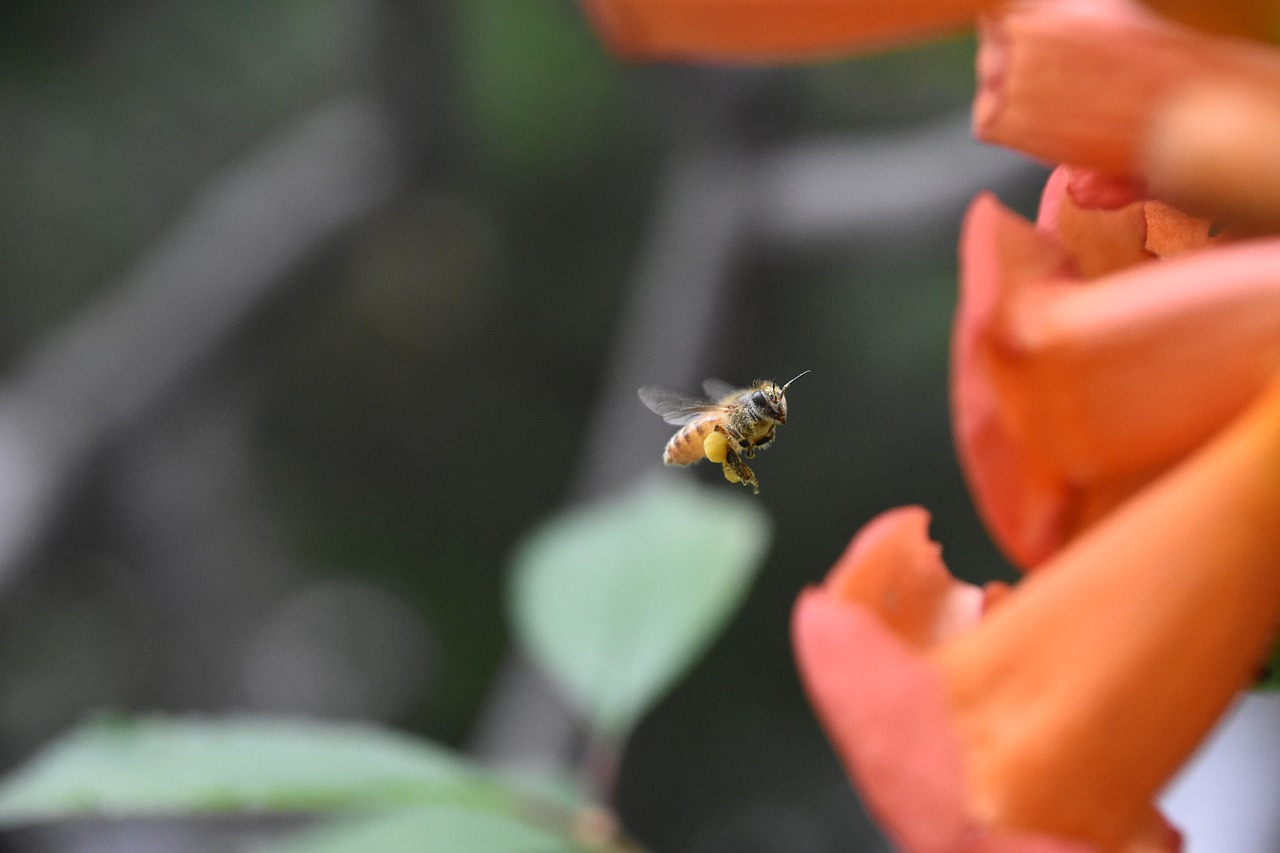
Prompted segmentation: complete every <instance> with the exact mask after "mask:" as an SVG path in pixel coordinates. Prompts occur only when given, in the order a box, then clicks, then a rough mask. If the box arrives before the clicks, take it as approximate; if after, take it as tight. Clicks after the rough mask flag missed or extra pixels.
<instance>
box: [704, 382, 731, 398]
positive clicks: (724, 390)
mask: <svg viewBox="0 0 1280 853" xmlns="http://www.w3.org/2000/svg"><path fill="white" fill-rule="evenodd" d="M702 390H703V391H706V392H707V396H708V397H710V398H711V399H712V400H723V399H724V398H725V397H728V396H729V395H730V394H736V393H738V390H739V389H738V386H736V385H730V384H729V383H728V382H725V381H724V380H723V379H708V380H707V381H706V382H703V383H702Z"/></svg>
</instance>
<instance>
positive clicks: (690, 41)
mask: <svg viewBox="0 0 1280 853" xmlns="http://www.w3.org/2000/svg"><path fill="white" fill-rule="evenodd" d="M582 2H583V6H584V7H585V9H586V11H587V15H588V17H589V18H591V20H592V21H593V22H594V24H595V26H596V29H597V30H598V31H599V32H600V33H601V35H602V36H603V37H604V39H605V41H607V42H608V43H609V44H610V46H612V47H613V49H614V50H615V52H617V53H618V54H619V55H621V56H625V57H628V58H631V59H682V60H702V61H706V60H711V61H728V62H769V61H785V60H800V59H813V58H815V57H827V56H836V55H841V54H849V53H852V52H853V51H854V50H855V49H866V48H872V47H884V46H886V45H889V44H896V43H901V42H904V41H911V40H920V39H923V38H924V37H927V36H930V35H937V34H939V33H945V32H948V31H951V30H957V29H961V28H964V27H968V26H971V25H972V24H973V20H974V18H975V17H976V16H977V15H978V14H980V13H982V12H984V11H986V10H988V9H992V8H995V7H997V6H999V5H1000V0H582Z"/></svg>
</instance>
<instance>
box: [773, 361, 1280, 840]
mask: <svg viewBox="0 0 1280 853" xmlns="http://www.w3.org/2000/svg"><path fill="white" fill-rule="evenodd" d="M1276 518H1280V383H1277V384H1274V385H1271V386H1269V388H1268V390H1267V391H1266V393H1264V394H1263V395H1262V396H1261V397H1260V399H1259V400H1258V401H1257V402H1256V403H1255V404H1254V405H1253V406H1252V407H1250V409H1249V410H1247V411H1246V412H1245V413H1243V414H1242V415H1241V416H1240V417H1239V418H1238V419H1236V421H1235V422H1233V424H1232V425H1231V426H1230V427H1228V428H1227V429H1225V430H1224V431H1223V432H1222V433H1221V434H1220V435H1219V436H1217V437H1216V438H1214V439H1213V440H1212V441H1211V442H1209V443H1208V444H1207V445H1206V446H1205V447H1204V448H1202V449H1201V450H1200V451H1199V452H1197V453H1196V454H1195V455H1193V456H1192V457H1190V458H1189V459H1188V460H1186V461H1185V462H1184V463H1182V464H1180V465H1179V466H1177V467H1176V468H1174V469H1172V470H1171V471H1169V472H1168V473H1167V474H1165V475H1164V476H1162V477H1160V478H1159V479H1157V480H1156V481H1155V482H1153V483H1152V484H1151V485H1149V486H1148V487H1147V488H1145V489H1143V490H1142V491H1141V492H1140V493H1138V494H1137V495H1135V496H1134V497H1133V498H1132V499H1131V500H1130V501H1127V502H1126V503H1125V504H1124V506H1122V507H1121V508H1119V509H1117V510H1115V511H1114V512H1112V513H1110V514H1109V515H1108V516H1107V517H1106V518H1105V519H1104V520H1103V521H1101V522H1100V523H1099V524H1098V525H1096V526H1095V527H1094V528H1092V529H1091V530H1090V531H1089V532H1087V533H1086V534H1084V535H1082V536H1081V537H1080V538H1079V539H1077V540H1076V541H1075V542H1073V543H1072V544H1071V545H1070V546H1068V547H1067V548H1065V549H1064V550H1062V551H1061V552H1060V553H1059V554H1057V555H1055V557H1054V558H1053V559H1052V560H1051V561H1050V563H1049V564H1048V565H1047V566H1046V567H1045V570H1044V571H1039V572H1036V573H1034V574H1032V575H1030V576H1028V577H1027V578H1026V579H1025V580H1024V581H1022V583H1020V584H1019V585H1018V586H1017V587H1016V588H1014V589H1013V590H1012V591H1009V592H1008V593H1007V594H1006V595H1004V596H1002V597H1001V598H1000V599H999V601H998V602H997V603H995V604H994V606H988V607H986V608H983V607H981V605H980V601H981V597H982V596H981V593H980V592H979V591H978V590H976V589H974V588H972V587H965V586H963V585H959V584H957V583H956V582H954V581H952V580H951V579H950V578H949V576H947V574H946V570H945V568H944V567H943V565H942V562H941V559H940V557H939V555H938V553H937V549H936V546H934V545H932V544H931V543H929V542H928V541H927V538H926V534H925V526H926V524H927V516H926V515H925V513H924V511H923V510H920V509H917V508H907V509H903V510H897V511H895V512H893V513H889V514H886V515H885V516H882V517H881V518H879V519H877V520H876V521H874V522H872V524H870V525H868V527H867V528H866V529H864V531H863V532H862V533H861V534H859V536H858V537H856V538H855V540H854V542H853V544H851V546H850V548H849V549H848V550H847V551H846V553H845V555H844V556H842V557H841V559H840V561H839V562H838V563H837V564H836V566H835V567H834V568H833V569H832V571H831V573H830V574H829V575H828V577H827V579H826V580H825V581H824V583H823V584H822V585H821V586H817V587H812V588H810V589H808V590H806V591H805V592H803V593H802V594H801V596H800V598H799V599H798V601H797V603H796V608H795V611H794V614H793V620H792V635H793V642H794V646H795V651H796V657H797V661H798V664H799V667H800V672H801V675H802V678H803V681H804V684H805V687H806V689H807V691H808V693H809V696H810V698H811V700H812V702H813V704H814V707H815V709H816V711H817V714H818V717H819V719H820V721H821V722H822V724H823V727H824V729H825V730H826V732H827V734H828V736H829V737H830V739H831V740H832V743H833V745H834V746H835V749H836V752H837V753H838V755H839V756H840V758H841V759H842V761H843V762H844V764H845V767H846V768H847V770H848V772H849V774H850V776H851V778H852V779H853V780H854V781H855V782H856V784H857V786H858V787H859V789H860V790H861V792H862V794H863V796H864V798H865V800H866V803H867V805H868V808H869V809H870V811H871V812H872V813H873V814H874V815H875V816H876V818H877V819H878V820H879V821H880V822H881V825H882V826H883V828H884V829H885V831H886V833H887V834H888V835H889V837H890V838H891V839H892V840H893V841H894V842H895V843H897V844H898V845H899V846H900V847H901V848H902V849H906V850H912V851H917V853H932V851H953V850H965V851H996V850H1042V851H1067V850H1072V851H1082V850H1172V849H1176V848H1177V846H1178V838H1177V834H1176V832H1174V831H1173V830H1172V829H1171V828H1169V827H1168V826H1167V825H1166V824H1165V823H1164V822H1163V820H1162V819H1161V818H1160V817H1159V815H1158V813H1157V812H1156V811H1155V809H1154V807H1153V805H1152V802H1153V798H1154V797H1155V796H1156V794H1157V793H1158V792H1159V790H1160V789H1161V787H1162V786H1163V785H1164V784H1165V783H1166V782H1167V781H1168V779H1169V778H1170V777H1171V776H1172V775H1173V774H1174V773H1175V772H1176V771H1177V769H1178V768H1179V767H1180V765H1181V764H1182V763H1183V762H1184V761H1185V760H1186V758H1187V757H1188V756H1189V755H1190V753H1191V752H1192V751H1193V750H1194V749H1195V747H1196V746H1197V744H1198V743H1199V742H1200V740H1201V739H1202V738H1203V737H1204V735H1205V734H1206V733H1207V732H1208V731H1209V730H1210V729H1211V728H1212V726H1213V725H1214V724H1215V722H1216V721H1217V720H1218V719H1219V717H1220V716H1221V715H1222V713H1223V712H1224V711H1225V710H1226V708H1227V707H1228V706H1229V705H1230V703H1231V701H1232V700H1233V699H1234V698H1235V697H1236V696H1237V694H1238V693H1239V692H1240V691H1241V690H1242V689H1243V688H1245V687H1246V686H1247V685H1248V684H1249V683H1250V681H1251V679H1252V677H1253V675H1254V673H1255V672H1256V669H1257V667H1258V666H1259V664H1260V663H1261V661H1262V660H1264V659H1265V656H1266V652H1267V649H1268V646H1269V643H1270V641H1271V638H1272V636H1273V633H1274V630H1275V627H1276V624H1277V619H1280V571H1277V568H1280V524H1276V523H1275V519H1276ZM975 605H976V606H975ZM984 609H985V613H984V612H983V610H984ZM904 614H911V615H908V616H907V617H906V618H904ZM921 614H929V615H931V618H929V619H927V620H923V621H922V620H921V619H920V618H919V617H920V615H921Z"/></svg>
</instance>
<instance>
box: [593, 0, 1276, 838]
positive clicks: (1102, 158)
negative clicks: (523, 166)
mask: <svg viewBox="0 0 1280 853" xmlns="http://www.w3.org/2000/svg"><path fill="white" fill-rule="evenodd" d="M583 2H584V3H585V4H586V6H587V8H588V10H589V12H590V14H591V15H592V17H593V19H594V20H595V21H597V22H598V24H599V26H600V27H601V29H602V31H603V32H604V33H605V36H606V38H607V39H608V40H609V41H610V42H611V43H612V44H614V45H615V46H616V47H617V48H618V49H619V50H620V51H622V52H623V53H626V54H628V55H631V56H640V57H649V58H671V57H679V58H686V59H687V58H704V59H719V60H732V61H761V60H776V59H799V58H806V57H811V56H816V55H827V54H831V53H834V52H839V51H851V50H854V49H858V48H864V47H867V46H879V45H883V44H885V43H888V42H892V41H900V40H903V39H907V38H914V37H919V36H920V35H921V34H923V33H933V32H938V31H943V30H946V29H948V28H954V27H958V26H962V25H965V24H966V23H972V22H975V21H976V23H977V24H978V32H979V40H980V48H979V55H978V58H977V73H978V80H979V94H978V96H977V98H976V101H975V104H974V129H975V133H976V134H977V135H978V136H979V137H980V138H982V139H985V140H988V141H991V142H996V143H999V144H1002V145H1007V146H1010V147H1013V148H1016V149H1019V150H1021V151H1024V152H1026V153H1027V154H1029V155H1031V156H1034V157H1037V158H1040V159H1043V160H1047V161H1050V162H1055V163H1062V164H1070V165H1063V166H1059V167H1058V168H1057V169H1056V170H1055V171H1054V173H1053V175H1052V177H1051V178H1050V179H1049V181H1048V183H1047V185H1046V187H1045V190H1044V194H1043V198H1042V204H1041V209H1040V212H1039V216H1038V217H1037V221H1036V222H1034V223H1031V222H1027V221H1024V220H1023V219H1021V218H1020V217H1019V216H1017V215H1015V214H1013V213H1011V212H1010V211H1008V210H1006V209H1004V208H1003V207H1002V206H1001V205H1000V204H999V203H998V202H997V201H996V200H995V199H993V198H992V197H990V196H988V195H983V196H980V197H979V198H977V199H976V200H975V201H974V202H973V204H972V206H971V207H970V210H969V213H968V215H967V217H966V221H965V225H964V229H963V234H962V238H961V247H960V255H961V282H960V287H961V294H960V305H959V309H958V312H957V317H956V322H955V330H954V338H953V348H952V403H953V416H954V426H955V433H956V440H957V445H958V448H959V454H960V458H961V462H962V464H963V467H964V470H965V473H966V476H967V478H968V481H969V484H970V487H971V490H972V493H973V495H974V498H975V500H976V502H977V504H978V507H979V510H980V512H981V514H982V517H983V518H984V520H985V521H986V523H987V525H988V527H989V529H990V531H991V533H992V535H993V537H994V538H995V539H996V541H997V543H998V544H999V545H1000V547H1001V548H1002V549H1003V550H1004V552H1005V553H1006V554H1007V555H1008V556H1009V557H1010V559H1011V560H1013V561H1014V562H1015V563H1016V564H1017V565H1018V566H1020V567H1021V568H1023V569H1024V570H1026V571H1027V572H1028V574H1027V576H1026V577H1025V578H1024V579H1023V580H1022V581H1021V582H1020V583H1019V584H1017V585H1016V586H1015V587H1013V588H1007V587H1003V586H992V587H989V588H987V589H980V588H977V587H972V586H969V585H966V584H962V583H960V582H958V581H956V580H954V579H953V578H952V577H951V576H950V574H949V573H948V572H947V570H946V568H945V566H944V565H943V563H942V560H941V557H940V552H939V549H938V547H937V546H936V545H935V544H933V543H932V542H930V541H929V539H928V533H927V526H928V515H927V514H926V513H925V511H924V510H922V509H920V508H917V507H908V508H903V509H898V510H893V511H891V512H888V513H885V514H884V515H882V516H880V517H879V518H877V519H875V520H874V521H872V522H871V523H870V524H868V525H867V526H866V527H865V528H864V529H863V530H862V531H861V532H860V533H859V534H858V535H857V536H855V537H854V540H853V542H852V543H851V544H850V546H849V549H848V550H847V551H846V552H845V554H844V555H843V556H842V557H841V558H840V560H839V561H838V562H837V564H836V566H835V567H834V568H833V569H832V571H831V572H830V574H829V575H828V576H827V578H826V580H825V582H824V583H822V584H821V585H820V586H815V587H813V588H810V589H808V590H806V591H804V592H803V593H802V594H801V595H800V597H799V600H798V601H797V604H796V608H795V613H794V619H793V641H794V646H795V652H796V657H797V660H798V663H799V667H800V672H801V676H802V678H803V680H804V683H805V686H806V689H807V690H808V693H809V695H810V698H811V700H812V702H813V705H814V707H815V709H816V711H817V714H818V716H819V718H820V720H821V722H822V723H823V726H824V727H825V729H826V731H827V733H828V735H829V736H830V738H831V740H832V742H833V743H834V745H835V747H836V750H837V752H838V753H839V755H840V756H841V758H842V760H843V761H844V763H845V766H846V767H847V769H848V771H849V774H850V776H851V777H852V778H853V779H854V781H855V782H856V783H857V785H858V786H859V788H860V790H861V791H862V793H863V795H864V797H865V799H866V801H867V803H868V806H869V808H870V809H871V811H872V813H873V814H875V815H876V816H877V818H878V819H879V821H880V822H881V824H882V825H883V827H884V828H885V830H886V832H887V834H888V835H889V836H890V838H892V839H893V840H894V841H895V843H897V844H898V845H899V846H900V847H901V848H902V849H904V850H908V851H925V853H932V851H939V852H940V853H941V851H1024V850H1025V851H1044V852H1045V853H1048V851H1064V853H1065V851H1088V850H1107V851H1111V850H1125V851H1160V850H1174V849H1177V848H1178V847H1179V846H1180V840H1179V837H1178V834H1177V832H1176V831H1175V830H1174V829H1173V828H1171V827H1170V826H1169V825H1168V824H1167V823H1166V822H1165V821H1164V820H1163V819H1162V818H1161V816H1160V815H1159V814H1158V812H1157V811H1156V809H1155V807H1154V804H1153V803H1154V797H1155V796H1156V795H1157V794H1158V792H1159V791H1160V789H1161V788H1162V787H1163V786H1164V785H1165V784H1166V783H1167V782H1168V780H1169V779H1170V777H1171V776H1172V775H1173V774H1174V773H1175V772H1176V771H1177V769H1178V768H1179V767H1180V766H1181V765H1182V763H1183V762H1184V761H1185V760H1186V758H1187V757H1188V756H1189V755H1190V753H1191V752H1192V751H1193V750H1194V749H1195V748H1196V746H1197V745H1198V744H1199V743H1200V741H1201V740H1202V739H1203V738H1204V736H1205V734H1206V733H1207V732H1208V731H1209V730H1210V729H1211V728H1212V726H1213V725H1214V724H1215V722H1216V721H1217V720H1218V719H1219V717H1220V716H1221V715H1222V713H1223V712H1224V710H1225V709H1226V708H1227V707H1228V706H1229V705H1230V703H1231V702H1232V701H1233V700H1234V699H1235V698H1236V697H1237V696H1238V695H1239V693H1240V692H1241V691H1242V690H1244V689H1246V688H1247V687H1248V686H1249V684H1250V683H1251V681H1252V679H1253V678H1254V675H1255V673H1256V671H1257V669H1258V667H1259V665H1260V664H1261V662H1262V661H1263V660H1264V659H1265V657H1266V654H1267V652H1268V650H1269V648H1270V645H1271V643H1272V642H1273V640H1274V636H1275V632H1276V627H1277V624H1278V622H1280V373H1278V370H1280V238H1278V237H1276V236H1273V234H1274V233H1275V232H1276V231H1277V230H1280V153H1278V152H1280V51H1277V50H1276V49H1275V48H1273V47H1271V46H1270V45H1269V44H1267V43H1265V41H1263V40H1264V39H1266V38H1268V37H1271V36H1274V35H1276V34H1278V33H1280V28H1278V27H1277V24H1278V22H1280V6H1278V5H1277V4H1275V3H1274V2H1270V0H1268V2H1263V0H1235V2H1232V0H1223V1H1222V2H1218V3H1213V4H1207V3H1195V2H1190V0H1160V2H1156V0H1153V2H1152V3H1151V4H1149V5H1148V6H1142V5H1138V4H1137V3H1135V2H1129V0H1021V2H1009V3H1007V4H1002V3H998V2H976V0H970V2H967V3H966V2H947V1H946V0H583Z"/></svg>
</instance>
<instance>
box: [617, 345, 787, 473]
mask: <svg viewBox="0 0 1280 853" xmlns="http://www.w3.org/2000/svg"><path fill="white" fill-rule="evenodd" d="M805 373H809V371H808V370H806V371H805V372H804V373H801V374H800V375H799V376H796V377H794V378H792V379H791V380H790V381H788V382H787V383H785V384H783V385H778V384H777V383H776V382H773V381H772V380H768V379H759V380H756V381H755V382H753V383H752V384H751V387H749V388H734V387H733V386H732V385H730V384H729V383H727V382H721V381H720V380H718V379H708V380H707V381H706V382H704V383H702V388H703V390H704V391H706V392H707V396H708V397H710V398H711V399H710V400H701V399H699V398H697V397H693V396H690V395H688V394H685V393H683V392H681V391H676V390H675V389H673V388H664V387H662V386H660V385H646V386H645V387H643V388H641V389H640V390H639V391H638V392H637V393H638V395H639V397H640V402H642V403H644V404H645V405H646V406H648V407H649V408H650V409H651V410H653V411H654V412H656V413H657V414H659V415H662V419H663V420H664V421H666V422H667V423H669V424H675V425H677V426H679V427H681V429H680V431H679V432H677V433H676V434H675V435H673V436H671V440H670V441H668V442H667V446H666V449H665V450H663V452H662V461H663V462H664V463H665V464H667V465H689V464H692V463H694V462H697V461H698V460H699V459H701V458H702V457H704V456H705V457H707V458H708V459H710V460H711V461H712V462H719V463H720V464H721V465H723V466H724V478H725V479H726V480H728V481H729V482H730V483H741V484H742V485H744V486H750V487H751V488H752V489H754V490H755V493H756V494H757V495H758V494H760V483H759V481H758V480H756V475H755V472H754V471H752V470H751V469H750V468H748V467H747V465H746V463H745V462H743V461H742V460H743V458H744V457H745V458H747V459H751V458H753V457H754V456H755V455H756V451H757V450H764V449H765V448H766V447H768V446H769V445H770V444H772V443H773V438H774V431H775V430H776V429H777V428H778V425H779V424H785V423H786V422H787V396H786V395H787V388H789V387H791V383H792V382H795V381H796V379H799V378H800V377H801V376H804V374H805Z"/></svg>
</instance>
